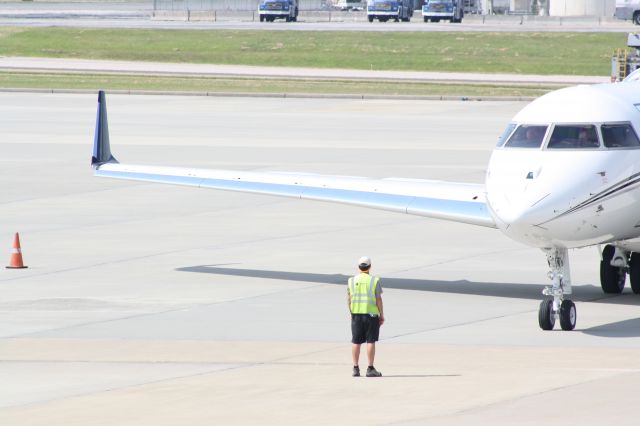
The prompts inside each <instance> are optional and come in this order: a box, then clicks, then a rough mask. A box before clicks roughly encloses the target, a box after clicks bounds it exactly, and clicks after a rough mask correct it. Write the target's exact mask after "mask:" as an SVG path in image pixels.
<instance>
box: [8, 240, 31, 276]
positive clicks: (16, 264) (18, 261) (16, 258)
mask: <svg viewBox="0 0 640 426" xmlns="http://www.w3.org/2000/svg"><path fill="white" fill-rule="evenodd" d="M7 268H8V269H22V268H27V266H24V264H23V263H22V251H21V250H20V236H19V235H18V233H17V232H16V236H15V237H14V238H13V249H12V250H11V260H10V261H9V266H7Z"/></svg>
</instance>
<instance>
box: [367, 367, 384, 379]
mask: <svg viewBox="0 0 640 426" xmlns="http://www.w3.org/2000/svg"><path fill="white" fill-rule="evenodd" d="M367 377H382V373H381V372H379V371H378V370H376V368H375V367H373V366H371V367H368V368H367Z"/></svg>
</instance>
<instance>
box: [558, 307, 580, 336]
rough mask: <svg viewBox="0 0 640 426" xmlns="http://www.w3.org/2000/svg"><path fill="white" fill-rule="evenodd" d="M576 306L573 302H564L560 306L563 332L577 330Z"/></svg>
mask: <svg viewBox="0 0 640 426" xmlns="http://www.w3.org/2000/svg"><path fill="white" fill-rule="evenodd" d="M576 319H577V314H576V305H575V304H574V303H573V302H572V301H571V300H563V301H562V304H561V305H560V327H562V329H563V330H573V329H574V328H576Z"/></svg>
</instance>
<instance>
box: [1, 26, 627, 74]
mask: <svg viewBox="0 0 640 426" xmlns="http://www.w3.org/2000/svg"><path fill="white" fill-rule="evenodd" d="M626 36H627V35H626V34H623V33H553V32H527V33H513V32H473V33H471V32H469V33H465V32H357V31H258V30H167V29H122V28H118V29H83V28H39V27H3V28H0V54H2V55H4V56H32V57H55V58H83V59H112V60H129V61H131V60H133V61H152V62H185V63H208V64H234V65H259V66H288V67H312V68H346V69H367V70H370V69H371V70H404V71H448V72H481V73H520V74H539V75H550V74H563V75H609V73H610V68H611V54H612V52H613V50H614V49H615V48H620V47H624V46H625V45H626Z"/></svg>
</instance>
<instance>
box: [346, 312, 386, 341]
mask: <svg viewBox="0 0 640 426" xmlns="http://www.w3.org/2000/svg"><path fill="white" fill-rule="evenodd" d="M379 335H380V317H377V316H376V317H372V316H371V315H369V314H351V343H354V344H356V345H360V344H362V343H364V342H367V343H373V342H377V341H378V336H379Z"/></svg>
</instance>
